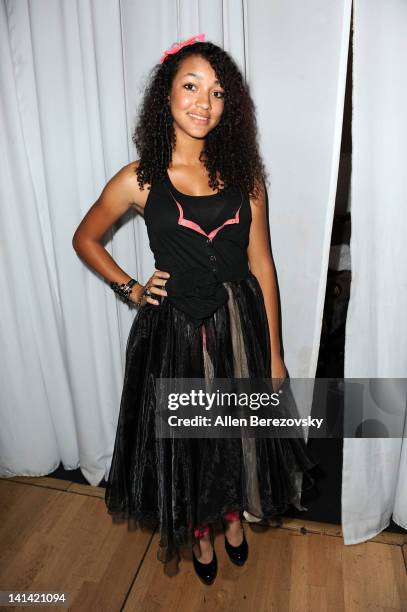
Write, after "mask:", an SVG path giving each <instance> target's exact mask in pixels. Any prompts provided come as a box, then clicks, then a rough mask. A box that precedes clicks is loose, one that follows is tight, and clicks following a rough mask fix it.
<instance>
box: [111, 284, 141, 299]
mask: <svg viewBox="0 0 407 612" xmlns="http://www.w3.org/2000/svg"><path fill="white" fill-rule="evenodd" d="M137 282H138V281H136V280H135V279H134V278H131V279H130V280H129V281H127V283H122V284H121V285H119V283H116V282H114V281H112V282H111V283H109V285H110V287H111V288H112V289H113V291H114V292H115V293H117V295H118V296H119V297H120V298H121V299H122V300H123V301H124V302H128V303H132V301H131V300H130V298H129V296H130V293H131V291H132V287H133V285H135V284H136V283H137ZM136 303H137V304H139V303H140V299H139V300H138V301H137V302H136Z"/></svg>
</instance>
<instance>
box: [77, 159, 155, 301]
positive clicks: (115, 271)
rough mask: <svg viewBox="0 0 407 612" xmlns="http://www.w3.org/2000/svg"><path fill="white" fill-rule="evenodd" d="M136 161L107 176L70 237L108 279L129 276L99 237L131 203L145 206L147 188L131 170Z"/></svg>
mask: <svg viewBox="0 0 407 612" xmlns="http://www.w3.org/2000/svg"><path fill="white" fill-rule="evenodd" d="M137 163H138V162H132V163H131V164H129V165H127V166H124V167H123V168H122V169H121V170H119V172H117V174H115V175H114V176H113V177H112V178H111V179H110V181H109V182H108V183H107V184H106V186H105V187H104V189H103V191H102V193H101V195H100V197H99V198H98V199H97V201H96V202H95V203H94V204H93V206H91V208H90V209H89V210H88V212H87V213H86V215H85V216H84V218H83V219H82V221H81V222H80V224H79V225H78V227H77V229H76V231H75V233H74V235H73V238H72V246H73V248H74V249H75V251H76V252H77V253H78V255H79V256H80V257H81V258H82V259H83V260H84V261H86V263H87V264H88V265H89V266H91V267H92V268H93V269H94V270H96V271H97V272H98V273H99V274H101V276H103V277H104V278H105V279H106V281H108V282H111V281H115V282H117V283H119V284H121V283H126V282H127V281H128V280H130V278H131V277H130V276H129V275H128V274H127V273H126V272H125V271H124V270H122V268H120V266H119V265H118V264H117V263H116V262H115V261H114V259H113V258H112V257H111V255H110V253H109V252H108V251H107V250H106V249H105V248H104V247H103V246H102V244H101V243H100V240H101V238H102V237H103V236H104V235H105V233H106V232H107V231H108V229H109V228H110V227H111V226H112V225H113V223H115V221H117V220H118V219H119V218H120V217H121V216H122V215H123V214H124V213H125V212H126V211H127V210H128V208H130V206H132V205H134V206H135V207H136V208H137V210H139V211H140V212H142V210H143V208H144V205H145V201H146V199H147V196H148V193H149V191H148V189H147V188H146V187H145V188H144V191H141V190H140V188H139V185H138V183H137V176H136V173H135V171H134V170H135V167H136V164H137ZM140 287H141V286H140V285H135V286H134V289H133V292H132V296H133V295H135V294H136V293H137V291H136V288H137V290H140Z"/></svg>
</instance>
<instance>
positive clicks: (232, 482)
mask: <svg viewBox="0 0 407 612" xmlns="http://www.w3.org/2000/svg"><path fill="white" fill-rule="evenodd" d="M133 140H134V142H135V144H136V145H137V150H138V152H139V154H140V159H138V160H137V161H135V162H133V163H130V164H129V165H127V166H125V167H123V168H122V169H121V170H120V171H119V172H118V173H117V174H116V175H115V176H114V177H113V178H112V179H111V180H110V181H109V182H108V183H107V185H106V186H105V188H104V189H103V191H102V194H101V196H100V197H99V199H98V200H97V202H96V203H95V204H94V205H93V206H92V208H91V209H90V210H89V212H88V213H87V214H86V216H85V217H84V219H83V220H82V222H81V224H80V225H79V227H78V229H77V231H76V232H75V236H74V240H73V245H74V248H75V250H76V251H77V252H78V254H79V255H80V256H81V257H82V258H83V259H84V260H85V261H86V262H87V263H88V264H89V265H91V266H92V267H93V268H95V269H96V270H97V271H98V272H99V273H100V274H101V275H102V276H103V277H104V278H105V279H106V280H107V281H108V282H109V283H110V285H111V287H112V289H114V290H115V291H116V292H117V293H118V294H119V295H120V296H121V297H122V298H123V299H125V300H127V301H129V302H133V303H135V304H137V305H139V306H140V308H139V309H138V312H137V315H136V317H135V319H134V322H133V325H132V327H131V330H130V334H129V337H128V341H127V349H126V368H125V378H124V385H123V392H122V399H121V406H120V415H119V422H118V428H117V433H116V440H115V446H114V452H113V458H112V464H111V468H110V473H109V478H108V484H107V488H106V497H105V500H106V505H107V509H108V511H109V512H110V513H111V514H112V516H113V518H114V519H128V520H129V524H130V521H133V523H134V524H135V525H138V526H141V527H143V526H155V525H156V523H157V522H158V525H159V533H160V546H159V551H158V559H159V560H161V561H163V562H165V563H168V562H169V561H172V560H175V561H177V560H178V559H179V549H180V548H181V547H185V546H188V547H190V546H192V550H193V553H192V558H193V563H194V568H195V571H196V573H197V575H198V576H199V578H200V579H201V580H202V581H203V582H204V583H205V584H211V583H212V582H213V581H214V579H215V577H216V572H217V558H216V552H215V550H214V547H213V540H214V538H213V525H214V524H215V523H217V522H218V521H221V520H222V521H223V524H224V530H225V539H224V542H225V547H226V551H227V553H228V555H229V557H230V559H231V561H233V562H234V563H235V564H236V565H243V563H245V561H246V559H247V556H248V544H247V540H246V537H245V534H244V529H243V525H242V516H243V513H245V515H246V517H251V518H252V519H253V520H262V521H265V522H267V521H268V519H270V518H272V517H273V516H275V515H276V514H278V513H281V512H282V511H284V510H285V509H286V508H287V507H288V506H289V505H290V504H291V503H295V501H296V500H298V498H299V493H300V491H299V489H298V484H297V483H298V478H297V477H298V475H299V474H300V475H301V473H303V475H304V479H303V480H304V483H305V485H306V486H307V485H309V484H312V482H313V480H312V478H311V476H309V474H308V473H307V471H308V470H309V469H310V468H311V467H313V465H314V464H313V462H312V461H311V459H310V456H309V455H308V453H307V449H306V446H305V443H304V441H303V440H302V439H282V440H276V439H273V438H269V439H264V438H260V439H256V440H253V439H252V440H247V439H246V440H243V439H240V438H234V439H212V438H195V439H193V438H183V439H170V438H161V437H158V436H156V435H155V434H156V431H155V427H154V415H155V407H156V395H155V391H156V388H155V380H156V379H157V378H159V377H163V378H175V377H179V378H204V379H207V380H209V379H211V378H212V377H219V378H233V377H236V378H270V377H272V378H273V379H276V380H277V382H278V381H282V380H284V379H285V377H286V376H287V371H286V368H285V365H284V362H283V359H282V357H281V354H280V338H279V318H278V302H277V290H276V280H275V274H274V267H273V262H272V257H271V252H270V248H269V243H268V232H267V214H266V203H265V189H264V181H265V171H264V166H263V163H262V160H261V157H260V154H259V151H258V145H257V141H256V120H255V114H254V105H253V102H252V100H251V97H250V95H249V92H248V89H247V87H246V85H245V84H244V81H243V78H242V75H241V73H240V71H239V69H238V67H237V66H236V64H235V63H234V61H233V60H232V59H231V57H230V56H229V55H228V54H227V53H226V52H225V51H223V50H222V49H221V48H220V47H218V46H216V45H214V44H212V43H210V42H204V35H202V34H201V35H198V36H197V37H193V38H192V39H189V40H188V41H185V42H183V43H180V44H178V45H177V46H175V47H172V48H171V49H169V50H167V51H166V52H165V53H164V55H163V56H162V58H161V60H160V63H159V64H157V65H156V66H155V68H154V70H153V74H152V76H151V81H150V84H149V86H148V87H147V89H146V92H145V96H144V100H143V105H142V108H141V113H140V116H139V120H138V125H137V127H136V130H135V133H134V136H133ZM146 187H147V188H146ZM131 206H132V207H134V208H135V209H136V210H137V211H138V212H139V213H140V214H143V215H144V219H145V222H146V226H147V231H148V235H149V240H150V247H151V249H152V251H153V253H154V256H155V266H156V270H155V271H154V273H153V274H152V276H151V277H150V278H149V279H148V281H147V283H146V284H145V285H144V286H143V285H142V284H141V283H139V282H137V281H136V280H135V279H132V278H131V277H130V276H129V274H127V273H126V272H125V271H124V270H122V269H121V268H120V267H119V266H118V264H117V263H116V262H115V261H114V260H113V259H112V257H111V256H110V254H109V253H108V252H107V251H106V250H105V249H104V247H103V246H102V245H101V244H100V242H99V241H100V239H101V237H102V236H103V235H104V234H105V233H106V231H107V230H108V229H109V228H110V226H111V225H112V224H113V223H114V222H115V221H117V219H119V218H120V217H121V216H122V215H123V214H124V213H125V212H126V211H127V210H128V208H129V207H131ZM273 384H274V381H273ZM297 507H298V506H297ZM167 571H169V570H168V566H167Z"/></svg>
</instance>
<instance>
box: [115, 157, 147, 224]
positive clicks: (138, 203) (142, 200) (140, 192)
mask: <svg viewBox="0 0 407 612" xmlns="http://www.w3.org/2000/svg"><path fill="white" fill-rule="evenodd" d="M139 165H140V160H139V159H137V160H134V161H132V162H130V163H129V164H126V165H125V166H123V168H121V169H120V170H119V172H118V174H117V176H118V177H120V180H121V181H123V183H125V184H126V186H127V187H128V188H129V189H130V191H131V194H132V200H133V206H134V208H136V210H137V212H139V213H140V214H143V213H144V207H145V205H146V202H147V198H148V194H149V193H150V185H149V184H148V183H145V184H144V185H143V187H142V188H141V187H140V185H139V182H138V180H137V172H136V171H137V168H138V167H139Z"/></svg>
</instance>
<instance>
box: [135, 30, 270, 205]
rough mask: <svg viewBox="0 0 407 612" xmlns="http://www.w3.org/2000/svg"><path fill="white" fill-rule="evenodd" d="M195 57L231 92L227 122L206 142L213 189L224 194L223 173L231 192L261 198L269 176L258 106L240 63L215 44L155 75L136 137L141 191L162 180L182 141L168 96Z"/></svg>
mask: <svg viewBox="0 0 407 612" xmlns="http://www.w3.org/2000/svg"><path fill="white" fill-rule="evenodd" d="M189 55H200V56H202V57H203V58H204V59H206V60H207V61H208V62H209V64H210V65H211V66H212V68H213V70H214V72H215V74H216V76H217V78H218V79H219V81H220V84H221V86H222V87H223V88H224V92H225V95H224V109H223V113H222V117H221V120H220V122H219V124H218V125H217V126H216V127H215V128H214V129H213V130H212V131H211V132H209V133H208V135H207V136H206V138H205V144H204V148H203V151H202V152H201V156H203V157H204V160H203V164H204V165H205V167H206V169H207V172H208V175H209V186H210V187H211V188H212V189H213V190H220V182H219V180H218V177H217V173H219V176H220V179H221V181H222V182H223V183H224V187H225V188H227V187H229V186H238V187H240V188H241V189H243V191H244V192H246V193H247V194H248V195H249V196H250V197H258V195H259V184H260V185H261V184H262V183H264V182H265V180H266V176H267V175H266V171H265V168H264V164H263V161H262V159H261V155H260V152H259V147H258V143H257V124H256V116H255V107H254V103H253V100H252V98H251V96H250V93H249V88H248V86H247V85H246V83H245V82H244V79H243V76H242V74H241V72H240V70H239V68H238V66H237V65H236V63H235V62H234V60H233V59H232V58H231V56H230V55H229V54H228V53H227V52H226V51H224V50H223V49H222V48H221V47H219V46H217V45H215V44H213V43H211V42H196V43H194V44H192V45H189V46H186V47H183V48H182V49H181V50H180V51H178V52H177V53H175V54H171V55H169V56H168V57H167V58H166V59H165V61H164V62H163V63H162V64H157V65H155V66H154V68H153V70H152V71H151V74H150V77H149V82H148V85H147V87H146V90H145V93H144V96H143V100H142V103H141V109H140V112H139V116H138V122H137V125H136V128H135V130H134V133H133V135H132V140H133V142H134V144H135V145H136V147H137V151H138V154H139V156H140V161H139V164H138V167H137V168H136V170H135V171H136V173H137V181H138V183H139V185H140V188H141V189H143V188H144V187H143V186H144V184H145V183H150V184H151V182H152V180H153V179H154V178H160V177H162V176H163V175H164V174H165V172H166V170H167V168H168V166H169V164H170V162H171V159H172V150H173V147H174V146H175V140H176V137H175V130H174V127H173V118H172V114H171V109H170V105H169V102H168V96H169V94H170V90H171V86H172V82H173V78H174V76H175V74H176V72H177V70H178V67H179V65H180V63H181V62H182V60H184V59H185V58H186V57H188V56H189ZM200 158H201V157H200Z"/></svg>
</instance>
